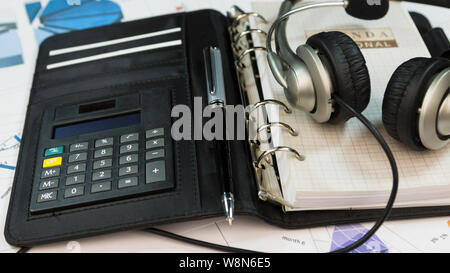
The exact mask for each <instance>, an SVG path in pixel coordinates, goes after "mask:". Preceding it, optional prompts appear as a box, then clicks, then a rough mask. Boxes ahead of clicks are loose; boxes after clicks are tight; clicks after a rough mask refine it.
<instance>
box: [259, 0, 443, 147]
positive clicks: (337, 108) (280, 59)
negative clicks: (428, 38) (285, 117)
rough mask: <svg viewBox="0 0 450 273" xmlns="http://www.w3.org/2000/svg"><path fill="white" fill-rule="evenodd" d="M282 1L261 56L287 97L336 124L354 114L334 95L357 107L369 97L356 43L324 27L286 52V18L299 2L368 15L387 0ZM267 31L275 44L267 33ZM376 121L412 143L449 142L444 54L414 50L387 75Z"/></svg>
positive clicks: (379, 12)
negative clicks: (428, 54) (425, 54)
mask: <svg viewBox="0 0 450 273" xmlns="http://www.w3.org/2000/svg"><path fill="white" fill-rule="evenodd" d="M296 2H299V1H295V0H291V1H284V2H283V3H282V5H281V7H280V13H279V17H278V18H277V20H276V21H275V22H274V23H273V25H272V26H271V28H270V30H269V32H268V37H267V41H266V43H267V45H266V48H267V51H268V54H267V58H268V63H269V66H270V69H271V71H272V73H273V75H274V76H275V79H276V80H277V82H278V83H279V84H280V85H281V86H282V87H283V88H284V92H285V95H286V98H287V99H288V101H289V103H290V104H291V105H292V106H293V107H295V108H297V109H300V110H303V111H305V112H308V113H309V114H310V115H311V117H312V118H313V119H314V120H316V121H317V122H319V123H331V124H342V123H344V122H346V121H347V120H349V119H350V118H352V117H353V116H354V115H352V113H350V112H349V111H348V110H346V109H344V108H343V107H342V106H341V104H340V103H336V98H337V97H339V98H340V99H342V100H343V101H344V102H345V103H347V104H348V105H349V106H351V107H352V108H353V109H355V110H356V111H357V112H359V113H361V112H362V111H364V109H365V108H366V107H367V105H368V104H369V101H370V91H371V90H370V89H371V87H370V77H369V72H368V69H367V66H366V61H365V59H364V57H363V55H362V53H361V50H360V49H359V47H358V46H357V45H356V43H355V42H354V41H353V40H352V39H351V38H350V37H348V36H347V35H346V34H344V33H341V32H337V31H331V32H322V33H319V34H316V35H314V36H312V37H310V38H309V39H308V40H307V41H306V44H304V45H300V46H299V47H298V48H297V49H296V52H295V53H294V52H293V51H292V50H291V49H290V47H289V44H288V40H287V36H286V24H287V19H288V17H290V16H291V15H293V14H295V13H298V12H300V11H303V10H307V9H312V8H319V7H343V8H345V10H346V12H347V13H348V14H349V15H351V16H353V17H356V18H359V19H365V20H375V19H380V18H382V17H384V16H385V15H386V14H387V12H388V10H389V1H388V0H347V1H327V2H310V3H305V4H303V5H301V6H300V7H298V8H295V9H292V7H293V5H294V4H295V3H296ZM274 32H276V33H275V45H276V51H273V50H272V44H271V40H272V39H271V37H272V35H273V34H274ZM382 117H383V124H384V127H385V128H386V131H387V132H388V134H389V135H390V136H392V137H393V138H395V139H397V140H398V141H400V142H402V143H404V144H406V145H407V146H409V147H411V148H412V149H415V150H419V151H420V150H426V149H430V150H438V149H441V148H443V147H444V146H446V145H447V144H448V143H449V142H450V60H449V59H447V58H442V57H436V58H414V59H411V60H409V61H406V62H405V63H403V64H402V65H400V67H398V68H397V70H396V71H395V72H394V74H393V75H392V77H391V79H390V81H389V83H388V85H387V89H386V92H385V95H384V99H383V106H382Z"/></svg>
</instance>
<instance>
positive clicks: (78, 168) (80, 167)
mask: <svg viewBox="0 0 450 273" xmlns="http://www.w3.org/2000/svg"><path fill="white" fill-rule="evenodd" d="M85 171H86V164H85V163H82V164H76V165H70V166H69V167H67V174H71V173H79V172H85Z"/></svg>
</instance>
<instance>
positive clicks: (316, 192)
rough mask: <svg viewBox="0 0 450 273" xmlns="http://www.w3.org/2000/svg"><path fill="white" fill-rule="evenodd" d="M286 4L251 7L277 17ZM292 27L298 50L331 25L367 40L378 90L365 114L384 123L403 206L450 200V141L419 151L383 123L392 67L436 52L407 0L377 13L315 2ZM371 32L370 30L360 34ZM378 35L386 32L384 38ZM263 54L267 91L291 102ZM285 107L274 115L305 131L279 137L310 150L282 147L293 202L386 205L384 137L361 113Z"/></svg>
mask: <svg viewBox="0 0 450 273" xmlns="http://www.w3.org/2000/svg"><path fill="white" fill-rule="evenodd" d="M279 4H280V3H279V2H254V3H253V4H252V8H253V11H255V12H258V13H260V14H261V15H263V16H264V17H265V18H266V19H267V20H268V21H269V22H273V21H274V20H275V19H276V16H277V14H278V9H279ZM318 18H320V20H318ZM269 27H270V24H267V25H265V24H261V23H260V22H257V21H252V28H261V29H264V30H266V31H267V30H268V29H269ZM287 29H288V31H287V33H288V39H289V41H290V45H291V48H292V49H293V50H294V51H295V49H296V48H297V46H298V45H301V44H304V43H305V42H306V40H307V37H309V36H308V35H312V34H313V33H317V32H320V31H326V30H342V31H345V32H347V33H350V34H352V33H353V34H354V35H359V36H360V37H359V39H362V40H365V41H367V43H365V44H361V46H362V47H363V49H362V53H363V55H364V57H365V58H366V61H367V66H368V68H369V73H370V77H371V82H372V94H371V101H370V104H369V106H368V107H367V109H366V110H365V111H364V112H363V114H364V115H365V116H366V117H367V118H368V119H369V120H370V121H372V122H373V123H374V124H375V125H376V127H377V128H378V129H379V130H380V131H381V133H382V134H383V136H384V137H385V138H386V140H387V142H388V144H389V145H390V147H391V149H392V151H393V153H394V155H395V158H396V160H397V164H398V168H399V175H400V189H399V194H398V197H397V201H396V206H397V207H400V206H427V205H444V204H447V205H450V200H449V196H450V168H449V166H450V145H448V146H447V147H446V148H444V149H442V150H440V151H424V152H417V151H412V150H410V149H409V148H408V147H406V146H405V145H403V144H401V143H399V142H398V141H396V140H395V139H393V138H391V137H390V136H389V135H388V134H387V132H386V131H385V129H384V127H383V124H382V115H381V111H382V103H383V96H384V93H385V89H386V86H387V83H388V81H389V79H390V77H391V75H392V73H393V72H394V71H395V69H396V68H397V67H398V66H399V65H400V64H401V63H403V62H405V61H406V60H409V59H411V58H414V57H429V53H428V51H427V48H426V46H425V44H424V43H423V41H422V39H421V37H420V35H419V33H418V31H417V30H416V28H415V26H414V24H413V22H412V20H411V18H410V16H409V14H408V13H407V11H406V10H404V9H403V7H402V6H401V3H395V2H391V7H390V11H389V13H388V15H387V16H386V17H385V18H383V19H381V20H376V21H363V20H359V19H356V18H353V17H350V16H349V15H347V14H346V13H345V11H344V9H342V8H321V9H315V10H309V11H305V12H302V13H300V14H298V15H294V16H292V17H291V18H290V19H289V22H288V27H287ZM383 30H384V32H385V33H384V34H383V33H382V32H383ZM377 32H378V33H377ZM364 35H367V37H361V36H364ZM376 35H380V37H379V38H378V39H377V37H375V36H376ZM356 38H358V37H356ZM356 38H355V37H354V39H356ZM253 39H254V40H255V44H256V45H262V46H264V45H265V40H264V38H261V36H260V35H254V36H253ZM392 39H394V40H392ZM376 41H383V42H384V43H381V44H380V43H378V44H377V43H376ZM379 47H381V48H379ZM257 60H258V67H259V70H260V74H261V79H262V84H263V89H264V98H265V99H268V98H275V99H278V100H280V101H282V102H285V103H288V102H287V100H286V98H285V96H284V91H283V89H282V88H281V86H280V85H279V84H278V83H277V82H276V81H275V79H274V78H273V76H272V74H271V72H270V69H269V67H268V64H267V60H266V55H265V53H261V52H257ZM278 114H279V115H271V118H272V119H271V121H272V122H273V121H278V120H275V119H277V118H279V121H283V122H286V123H288V124H290V125H291V126H293V127H294V128H295V129H296V130H297V131H298V133H299V135H298V136H297V137H293V136H290V135H289V134H288V133H286V132H284V133H282V135H281V136H278V135H277V133H275V137H274V140H275V141H276V143H274V145H286V146H290V147H292V148H295V149H296V150H297V151H299V152H300V153H301V154H303V155H305V156H306V160H305V161H303V162H299V161H297V160H294V157H293V156H289V155H286V154H281V153H277V160H278V163H279V165H283V166H285V165H288V167H285V168H281V170H280V177H281V185H282V192H283V195H284V198H285V199H286V200H287V201H288V202H291V203H293V204H294V208H293V209H294V210H311V209H347V208H377V207H383V206H385V203H386V201H387V199H388V195H389V193H390V190H391V187H392V174H391V169H390V166H389V162H388V160H387V158H386V156H385V154H384V152H383V150H382V149H381V147H380V146H379V144H378V143H377V142H376V140H375V139H374V138H373V136H372V135H371V134H370V133H369V131H368V130H367V129H366V128H365V127H364V125H362V124H361V123H360V122H359V121H358V120H357V119H356V118H353V119H351V120H350V121H349V122H347V123H345V124H344V125H337V126H336V125H330V124H318V123H316V122H315V121H314V120H313V119H312V118H311V117H310V116H309V115H308V114H306V113H304V112H302V111H300V110H294V112H293V114H290V115H289V114H285V113H283V112H282V111H279V112H278ZM287 209H288V210H289V208H287Z"/></svg>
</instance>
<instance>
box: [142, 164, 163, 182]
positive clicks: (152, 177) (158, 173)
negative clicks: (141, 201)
mask: <svg viewBox="0 0 450 273" xmlns="http://www.w3.org/2000/svg"><path fill="white" fill-rule="evenodd" d="M165 180H166V163H165V161H164V160H159V161H153V162H149V163H147V164H146V165H145V183H147V184H148V183H153V182H159V181H165Z"/></svg>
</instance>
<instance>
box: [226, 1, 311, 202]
mask: <svg viewBox="0 0 450 273" xmlns="http://www.w3.org/2000/svg"><path fill="white" fill-rule="evenodd" d="M232 10H233V13H232V12H229V13H228V17H229V18H230V19H231V20H232V23H231V27H229V32H230V39H231V42H232V51H233V54H234V57H235V66H236V70H237V72H238V78H239V81H240V85H239V87H240V88H241V96H242V101H243V102H244V104H246V106H248V105H249V103H248V95H247V92H249V90H248V87H247V86H246V84H245V79H244V78H245V77H246V74H244V73H245V71H246V69H249V68H248V67H246V65H245V64H244V63H243V60H244V58H245V57H246V56H247V55H250V56H251V58H250V62H251V67H253V70H254V69H255V66H256V59H255V55H254V52H256V51H264V52H267V49H266V48H265V47H264V46H254V43H253V40H252V36H251V35H250V34H252V33H256V34H258V35H263V36H266V35H267V34H266V32H265V31H263V30H262V29H255V28H250V26H249V21H248V20H245V19H248V18H249V17H255V18H258V19H260V20H262V21H263V22H264V23H267V21H266V19H265V18H264V17H262V16H261V15H259V14H258V13H255V12H250V13H246V12H244V11H243V10H242V9H240V8H239V7H237V6H233V8H232ZM244 20H245V21H246V27H245V29H244V30H242V31H239V30H238V27H239V25H240V24H241V23H242V22H244ZM243 38H247V44H248V46H247V45H245V43H242V42H241V41H242V39H243ZM245 47H248V48H246V49H245V50H244V48H245ZM256 67H257V66H256ZM252 75H253V77H254V80H255V82H257V83H258V84H257V85H256V86H258V85H259V86H261V79H260V75H259V74H258V72H257V70H256V71H255V70H254V72H253V73H252ZM268 104H273V105H278V106H280V107H281V108H283V110H284V112H286V113H288V114H290V113H292V111H291V109H289V107H287V106H286V104H284V103H283V102H281V101H278V100H275V99H267V100H261V101H260V102H258V103H256V104H254V105H253V107H252V108H251V109H250V111H249V112H247V113H246V117H247V122H246V126H247V131H249V130H250V119H251V118H254V117H251V116H250V114H251V113H252V111H254V110H255V109H257V108H259V107H261V106H263V105H268ZM263 109H264V108H263ZM265 123H266V124H263V125H261V126H260V127H259V128H258V129H257V132H256V136H255V138H253V136H249V142H250V152H251V156H252V160H253V162H254V169H255V176H256V182H257V187H258V197H259V199H261V200H263V201H271V202H273V203H276V204H278V205H281V206H282V207H283V209H284V208H285V207H292V204H290V203H289V202H288V201H286V200H285V199H284V198H283V196H282V193H281V195H280V194H279V193H274V192H269V191H268V190H267V187H266V186H267V185H266V184H265V183H267V181H265V180H264V178H263V172H264V171H267V168H270V167H273V170H274V171H275V179H277V180H276V181H275V182H274V183H277V182H278V185H279V184H280V177H279V176H278V165H277V164H276V160H275V158H274V156H275V153H276V152H289V153H293V154H294V155H295V156H296V158H297V159H298V160H300V161H303V160H304V159H305V157H304V156H302V155H300V154H299V153H298V152H297V151H296V150H295V149H293V148H291V147H287V146H279V147H274V148H272V149H268V150H266V151H262V150H260V149H261V147H262V146H261V142H260V140H259V139H258V136H259V134H260V133H261V132H262V131H264V130H268V132H269V133H270V128H271V127H272V126H278V127H282V128H286V129H287V130H288V131H289V133H290V134H291V135H294V136H295V135H297V132H296V131H295V130H294V129H293V128H292V127H291V126H290V125H289V124H287V123H284V122H269V120H267V122H265ZM258 155H259V156H258ZM266 163H268V164H266ZM269 182H270V181H269Z"/></svg>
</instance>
